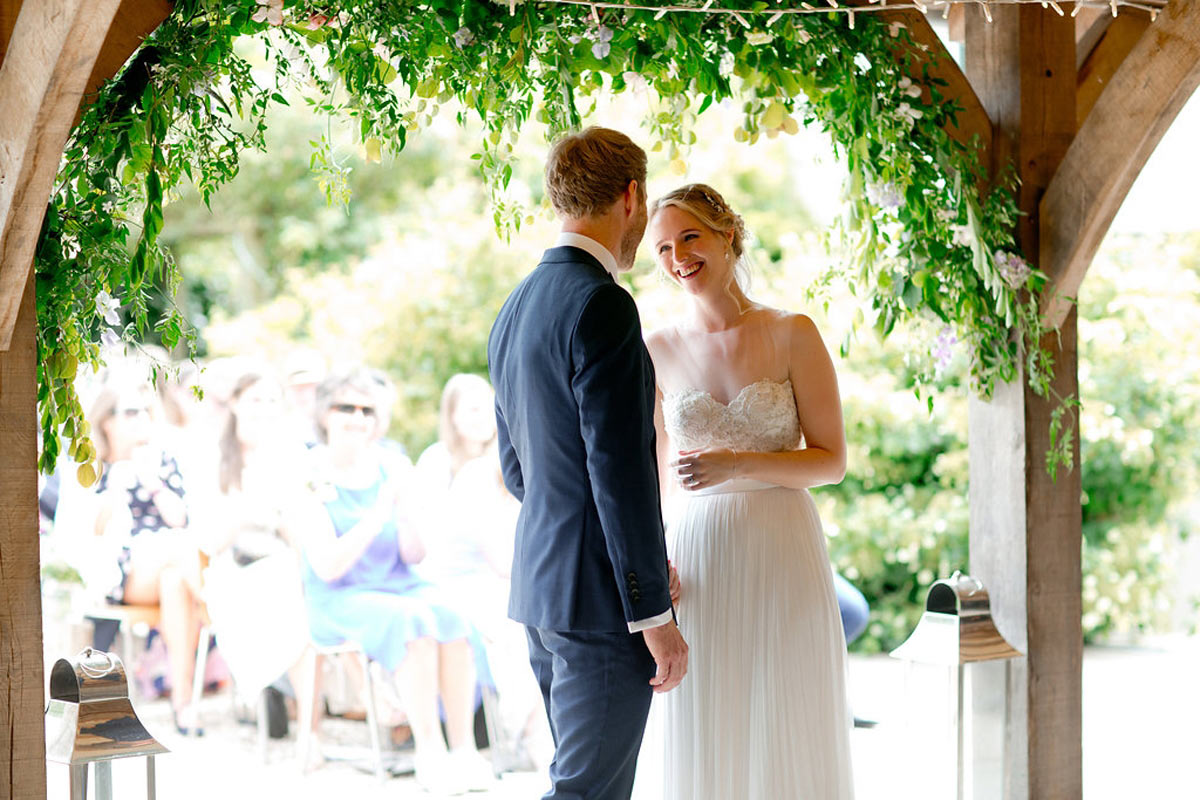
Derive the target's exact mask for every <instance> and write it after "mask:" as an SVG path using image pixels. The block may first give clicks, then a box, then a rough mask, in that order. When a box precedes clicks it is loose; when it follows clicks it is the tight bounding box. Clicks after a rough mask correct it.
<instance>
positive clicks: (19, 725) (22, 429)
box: [0, 275, 46, 800]
mask: <svg viewBox="0 0 1200 800" xmlns="http://www.w3.org/2000/svg"><path fill="white" fill-rule="evenodd" d="M33 284H34V280H33V276H32V275H31V276H29V277H28V278H27V279H26V281H25V286H24V291H23V292H22V293H21V294H22V297H21V304H20V306H19V312H18V317H17V327H16V335H15V336H14V337H13V340H12V345H11V347H10V348H9V349H8V351H6V352H0V759H4V760H5V761H6V762H7V763H6V764H5V765H4V766H5V767H6V768H4V769H0V797H11V798H23V799H24V798H30V799H31V800H32V799H33V798H45V796H46V734H45V728H44V719H43V716H42V714H43V713H44V711H45V703H44V700H43V697H42V686H43V685H44V684H43V681H44V676H43V673H44V668H43V662H42V593H41V577H40V574H39V573H40V561H41V559H40V553H39V548H40V544H41V543H40V542H39V541H38V505H37V429H38V425H37V378H36V376H37V348H36V346H35V344H34V331H35V330H36V325H35V319H34V315H35V313H36V304H35V303H34V295H33V291H34V289H33Z"/></svg>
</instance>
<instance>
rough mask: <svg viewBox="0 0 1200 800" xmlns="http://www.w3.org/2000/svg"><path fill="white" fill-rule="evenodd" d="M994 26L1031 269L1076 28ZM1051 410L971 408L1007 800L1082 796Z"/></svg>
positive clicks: (983, 38)
mask: <svg viewBox="0 0 1200 800" xmlns="http://www.w3.org/2000/svg"><path fill="white" fill-rule="evenodd" d="M992 13H993V15H994V17H995V22H994V24H992V25H988V24H987V23H986V22H984V21H982V20H980V19H978V18H977V15H975V14H968V15H967V19H966V35H967V52H966V73H967V76H968V77H969V78H970V80H971V82H972V84H973V85H974V86H975V88H976V91H978V92H979V96H980V99H981V100H982V102H983V105H984V107H985V108H986V109H987V111H988V114H989V116H990V117H991V119H992V120H993V122H994V124H995V127H996V130H995V135H994V138H993V152H994V154H995V158H994V159H993V160H994V163H995V164H996V165H997V166H998V165H999V163H1002V162H1001V161H1000V159H1004V158H1007V157H1009V156H1010V155H1011V157H1012V159H1013V163H1015V165H1016V167H1017V172H1018V176H1019V178H1020V180H1021V185H1020V188H1019V191H1018V204H1019V207H1020V210H1021V211H1022V212H1023V216H1022V218H1021V220H1020V222H1019V224H1018V230H1017V240H1018V244H1019V247H1020V249H1021V250H1022V252H1023V253H1024V254H1025V256H1026V258H1027V259H1029V261H1030V262H1031V263H1032V264H1034V265H1035V266H1037V264H1038V261H1037V259H1038V253H1039V252H1040V250H1039V247H1040V241H1041V238H1042V235H1043V230H1042V229H1043V226H1044V220H1043V219H1042V218H1041V217H1039V215H1038V208H1039V205H1040V200H1041V197H1042V195H1043V193H1044V192H1045V190H1046V187H1047V185H1048V184H1049V183H1050V181H1051V179H1052V176H1053V175H1054V174H1055V172H1056V170H1057V169H1058V167H1059V164H1060V163H1061V161H1062V159H1063V158H1064V157H1065V154H1066V153H1067V151H1068V149H1069V148H1070V145H1071V141H1072V138H1073V136H1074V133H1075V89H1076V71H1075V28H1074V24H1073V22H1074V21H1073V20H1071V19H1070V18H1063V17H1059V16H1058V15H1057V14H1047V13H1044V11H1043V9H1041V8H1040V7H1039V6H1030V5H1023V6H1016V7H1014V6H1000V7H996V8H994V9H993V11H992ZM1071 322H1072V324H1073V318H1072V321H1071ZM1074 342H1075V340H1074V327H1073V326H1068V327H1065V328H1064V330H1063V336H1062V338H1061V341H1060V340H1059V339H1058V338H1057V337H1055V336H1053V335H1052V336H1050V337H1048V338H1047V340H1046V342H1045V344H1046V345H1047V346H1048V347H1050V349H1051V352H1052V353H1053V354H1054V358H1055V372H1054V378H1053V380H1054V386H1055V389H1056V391H1058V392H1060V393H1061V396H1064V397H1066V396H1069V395H1070V394H1072V393H1073V392H1075V391H1076V389H1077V386H1078V379H1077V373H1076V358H1075V344H1074ZM1053 408H1054V406H1053V404H1051V403H1049V402H1047V401H1045V400H1043V399H1042V398H1039V397H1037V396H1036V395H1034V394H1033V393H1032V391H1031V390H1030V389H1029V388H1028V386H1027V385H1026V384H1025V382H1024V376H1023V373H1022V374H1021V375H1020V376H1019V377H1018V379H1017V380H1016V381H1015V382H1014V383H1011V384H1007V385H1005V386H1001V387H997V389H996V393H995V395H994V397H993V399H992V401H991V402H984V401H981V400H978V399H975V398H972V400H971V402H970V416H969V420H970V422H969V424H970V454H969V459H970V485H971V487H972V489H971V492H970V503H971V527H970V562H971V564H970V569H971V573H972V574H973V575H975V577H977V578H979V579H980V580H982V581H983V583H984V585H985V586H986V587H987V589H988V591H989V593H990V594H991V599H992V610H993V614H994V615H995V617H996V620H997V625H998V627H999V628H1000V630H1001V632H1002V633H1003V634H1004V636H1005V637H1006V638H1008V639H1009V641H1010V642H1012V643H1013V644H1014V645H1016V646H1017V647H1018V648H1020V649H1023V650H1025V652H1026V654H1027V655H1026V657H1025V658H1023V659H1018V660H1017V661H1016V662H1015V663H1014V665H1013V670H1012V674H1011V679H1009V680H1008V681H1007V683H1006V680H1005V678H1004V676H1003V673H993V675H994V676H996V675H998V678H996V679H994V680H991V681H990V682H989V681H988V680H983V681H980V682H979V683H978V684H977V685H975V687H974V689H973V699H972V703H973V706H974V707H975V708H976V709H981V710H984V711H985V713H986V710H987V709H989V708H993V707H994V706H995V698H996V697H997V696H1008V698H1009V705H1008V707H1007V708H1006V709H1005V713H1006V719H1007V720H1008V722H1009V728H1008V730H1007V732H1006V743H1005V749H1004V764H1003V768H1004V775H1003V787H1004V788H1003V797H1004V798H1006V800H1027V799H1028V798H1043V797H1047V798H1050V797H1052V798H1055V800H1059V799H1060V798H1061V799H1062V800H1072V799H1074V798H1079V797H1081V796H1082V791H1083V790H1082V752H1081V742H1082V738H1081V733H1082V728H1081V724H1082V713H1081V712H1082V674H1081V665H1082V652H1083V636H1082V629H1081V616H1082V609H1081V589H1082V586H1081V582H1080V578H1079V574H1080V542H1081V526H1082V514H1081V510H1080V505H1079V496H1080V494H1079V493H1080V490H1079V468H1078V467H1076V469H1075V470H1074V471H1073V472H1071V473H1070V474H1065V475H1064V474H1063V473H1062V472H1061V471H1060V473H1059V476H1058V481H1057V482H1054V481H1051V479H1050V477H1049V475H1048V474H1047V473H1046V470H1045V453H1046V450H1047V448H1048V441H1047V437H1048V431H1049V426H1050V413H1051V412H1052V411H1053ZM1076 441H1078V437H1076ZM1076 464H1078V454H1076ZM1006 692H1009V694H1007V695H1005V693H1006ZM977 744H978V745H979V746H981V747H982V746H993V745H994V743H991V742H988V743H986V744H983V743H982V740H981V742H980V743H977ZM977 756H981V757H982V758H983V759H984V760H986V759H987V758H988V757H989V756H993V757H994V756H995V753H994V752H992V753H988V752H984V753H977ZM977 777H979V776H978V775H977ZM993 780H994V776H993ZM975 789H976V795H975V796H986V797H997V796H999V795H998V794H997V793H996V792H997V789H996V785H995V784H994V783H993V785H990V786H985V785H980V784H977V785H976V787H975Z"/></svg>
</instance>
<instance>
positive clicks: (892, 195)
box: [867, 181, 904, 209]
mask: <svg viewBox="0 0 1200 800" xmlns="http://www.w3.org/2000/svg"><path fill="white" fill-rule="evenodd" d="M867 199H868V200H870V201H871V202H872V203H873V204H874V205H876V206H878V207H879V208H885V209H887V208H899V207H900V206H902V205H904V195H903V194H902V193H901V192H900V188H899V187H898V186H896V184H894V183H892V182H890V181H889V182H887V183H870V184H867Z"/></svg>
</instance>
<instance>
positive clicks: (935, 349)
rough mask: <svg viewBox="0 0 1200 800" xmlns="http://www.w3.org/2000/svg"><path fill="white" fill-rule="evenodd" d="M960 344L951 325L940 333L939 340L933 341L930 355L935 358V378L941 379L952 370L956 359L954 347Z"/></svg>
mask: <svg viewBox="0 0 1200 800" xmlns="http://www.w3.org/2000/svg"><path fill="white" fill-rule="evenodd" d="M956 344H958V337H957V336H955V335H954V331H952V330H951V329H950V326H949V325H946V326H944V327H943V328H942V329H941V331H939V332H938V335H937V339H935V340H934V341H933V346H932V347H930V348H929V354H930V355H931V356H933V369H934V377H935V378H940V377H942V375H943V374H944V373H945V372H946V370H947V369H949V368H950V362H951V361H952V360H953V359H954V345H956Z"/></svg>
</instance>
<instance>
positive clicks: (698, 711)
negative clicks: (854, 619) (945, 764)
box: [659, 481, 854, 800]
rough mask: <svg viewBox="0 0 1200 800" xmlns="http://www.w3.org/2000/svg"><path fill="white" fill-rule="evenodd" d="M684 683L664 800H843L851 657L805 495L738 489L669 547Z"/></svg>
mask: <svg viewBox="0 0 1200 800" xmlns="http://www.w3.org/2000/svg"><path fill="white" fill-rule="evenodd" d="M669 547H670V551H671V559H672V561H673V562H674V564H675V566H676V568H677V569H678V570H679V574H680V579H681V581H682V584H683V595H682V598H681V600H680V604H679V608H678V618H679V624H680V628H681V630H682V632H683V636H684V638H685V639H686V640H687V642H688V645H689V666H688V674H687V677H686V678H685V679H684V681H683V683H682V684H681V685H680V686H679V687H678V688H676V689H675V690H674V691H672V692H669V693H667V694H666V695H663V696H662V697H661V698H659V699H660V701H662V705H663V708H662V709H661V711H662V726H663V730H664V734H663V738H664V740H665V741H664V744H665V753H664V756H663V781H664V784H665V786H664V790H663V794H662V795H661V796H663V797H665V798H667V799H668V800H848V799H849V798H852V797H853V795H854V791H853V778H852V773H851V765H850V728H851V724H852V717H851V715H850V712H849V708H848V704H847V700H846V657H845V654H846V644H845V639H844V637H843V634H842V627H841V619H840V616H839V614H838V607H837V598H836V595H835V593H834V587H833V576H832V572H831V569H830V565H829V559H828V556H827V554H826V548H825V539H824V534H823V532H822V530H821V521H820V518H819V517H818V515H817V510H816V507H815V505H814V504H813V500H812V497H811V496H810V495H809V493H808V492H807V491H798V490H793V489H786V488H780V487H776V486H770V485H769V484H760V483H757V482H753V481H732V482H728V483H725V484H722V485H721V486H718V487H714V488H713V489H711V490H708V492H706V493H696V494H691V495H689V496H688V497H687V499H686V500H685V501H684V502H683V505H682V508H681V510H680V513H679V514H678V516H677V518H676V519H675V520H674V523H673V524H672V526H671V531H670V534H669Z"/></svg>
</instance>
